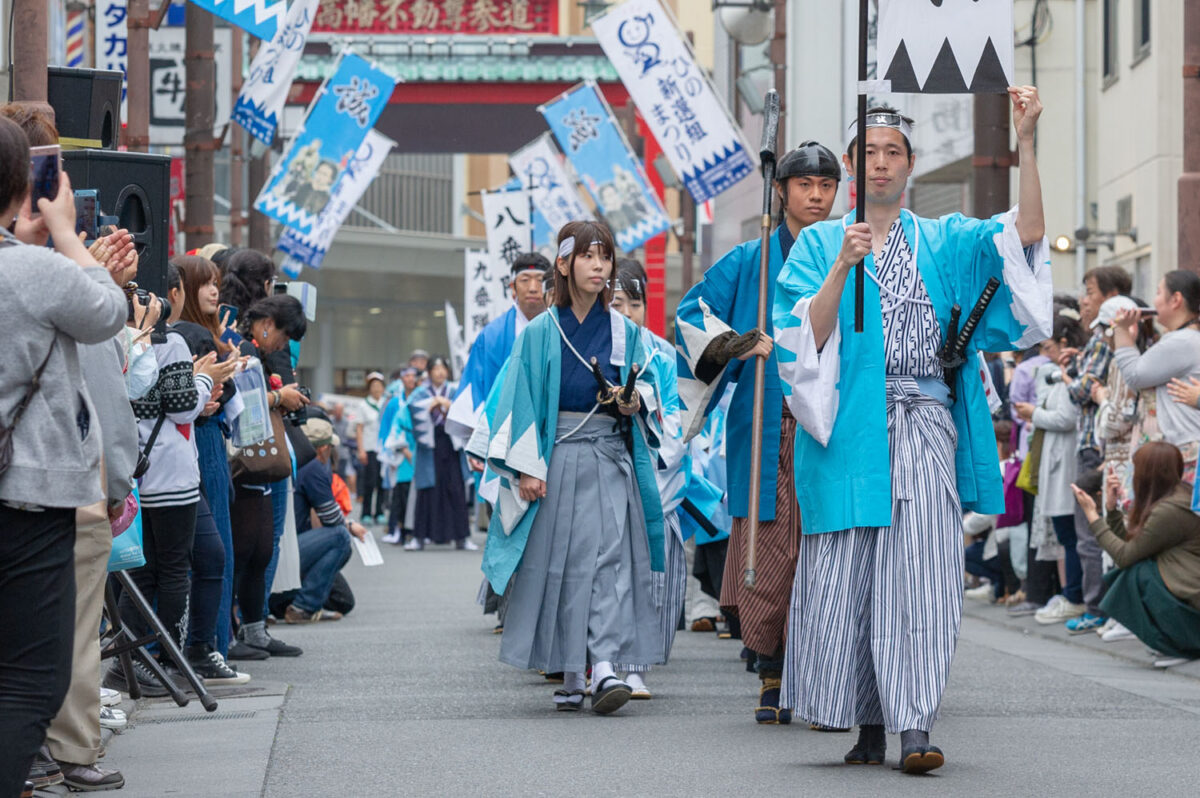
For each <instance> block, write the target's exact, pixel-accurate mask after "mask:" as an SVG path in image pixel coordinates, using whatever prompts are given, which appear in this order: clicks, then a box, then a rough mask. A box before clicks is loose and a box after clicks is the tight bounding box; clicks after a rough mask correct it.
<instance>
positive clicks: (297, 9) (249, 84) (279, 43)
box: [233, 0, 321, 147]
mask: <svg viewBox="0 0 1200 798" xmlns="http://www.w3.org/2000/svg"><path fill="white" fill-rule="evenodd" d="M320 4H321V0H292V7H291V8H290V9H289V10H288V13H287V16H286V17H285V18H284V20H283V24H282V26H281V27H280V28H279V30H278V31H276V33H275V37H274V38H272V39H271V40H270V41H264V42H263V43H262V45H261V46H260V47H259V48H258V54H257V55H255V56H254V60H253V61H252V62H251V63H250V73H249V75H247V77H246V82H245V83H243V84H242V90H241V92H240V93H239V94H238V98H237V102H236V103H234V105H233V121H234V122H237V123H238V124H239V125H241V126H242V127H244V128H245V129H246V131H247V132H248V133H249V134H250V135H251V136H254V138H256V139H258V140H259V141H261V142H262V143H263V144H265V145H267V146H268V147H269V146H271V142H272V141H274V139H275V129H276V128H277V127H279V120H280V117H282V115H283V105H284V103H285V102H287V96H288V90H289V89H290V88H291V86H292V78H293V76H294V75H295V74H296V66H297V65H298V64H299V63H300V57H301V56H302V55H304V44H305V42H307V41H308V32H309V30H310V29H311V28H312V24H313V19H314V17H315V16H316V13H317V7H318V6H319V5H320Z"/></svg>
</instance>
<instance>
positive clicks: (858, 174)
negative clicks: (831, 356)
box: [854, 0, 867, 333]
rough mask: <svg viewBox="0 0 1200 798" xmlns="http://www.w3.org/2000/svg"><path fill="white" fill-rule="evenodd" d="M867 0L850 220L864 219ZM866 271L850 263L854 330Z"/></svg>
mask: <svg viewBox="0 0 1200 798" xmlns="http://www.w3.org/2000/svg"><path fill="white" fill-rule="evenodd" d="M866 84H867V0H859V2H858V122H857V126H858V129H857V131H856V132H855V146H854V166H855V169H854V172H855V174H854V185H855V201H854V222H855V224H862V223H863V222H865V221H866V220H867V211H866V193H867V163H866V161H867V85H866ZM865 281H866V274H865V273H864V270H863V262H862V261H861V260H860V261H859V262H858V263H857V264H855V266H854V331H855V332H856V333H860V332H862V331H863V287H864V283H865Z"/></svg>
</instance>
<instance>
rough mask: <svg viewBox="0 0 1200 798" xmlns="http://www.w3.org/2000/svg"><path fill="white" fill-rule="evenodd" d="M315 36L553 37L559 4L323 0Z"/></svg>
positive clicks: (535, 0)
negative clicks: (347, 34)
mask: <svg viewBox="0 0 1200 798" xmlns="http://www.w3.org/2000/svg"><path fill="white" fill-rule="evenodd" d="M313 31H314V32H319V33H376V34H379V33H403V34H414V33H416V34H431V33H443V34H480V33H489V34H497V33H512V34H521V33H546V34H556V33H558V0H325V2H323V3H321V10H320V11H319V12H318V13H317V21H316V24H315V25H314V26H313Z"/></svg>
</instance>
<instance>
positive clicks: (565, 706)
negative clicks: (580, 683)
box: [554, 690, 583, 712]
mask: <svg viewBox="0 0 1200 798" xmlns="http://www.w3.org/2000/svg"><path fill="white" fill-rule="evenodd" d="M554 697H555V698H561V699H563V700H562V701H555V702H554V708H555V709H556V710H558V711H559V712H578V711H579V710H581V709H583V691H582V690H555V691H554Z"/></svg>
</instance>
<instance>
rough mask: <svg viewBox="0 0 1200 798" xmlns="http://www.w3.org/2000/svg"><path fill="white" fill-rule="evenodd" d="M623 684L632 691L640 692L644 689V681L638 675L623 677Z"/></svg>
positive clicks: (632, 674) (640, 675)
mask: <svg viewBox="0 0 1200 798" xmlns="http://www.w3.org/2000/svg"><path fill="white" fill-rule="evenodd" d="M625 684H627V685H629V687H630V688H631V689H633V690H642V689H644V688H645V687H646V681H645V680H644V679H643V678H642V674H640V673H631V674H629V675H628V676H626V677H625Z"/></svg>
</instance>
